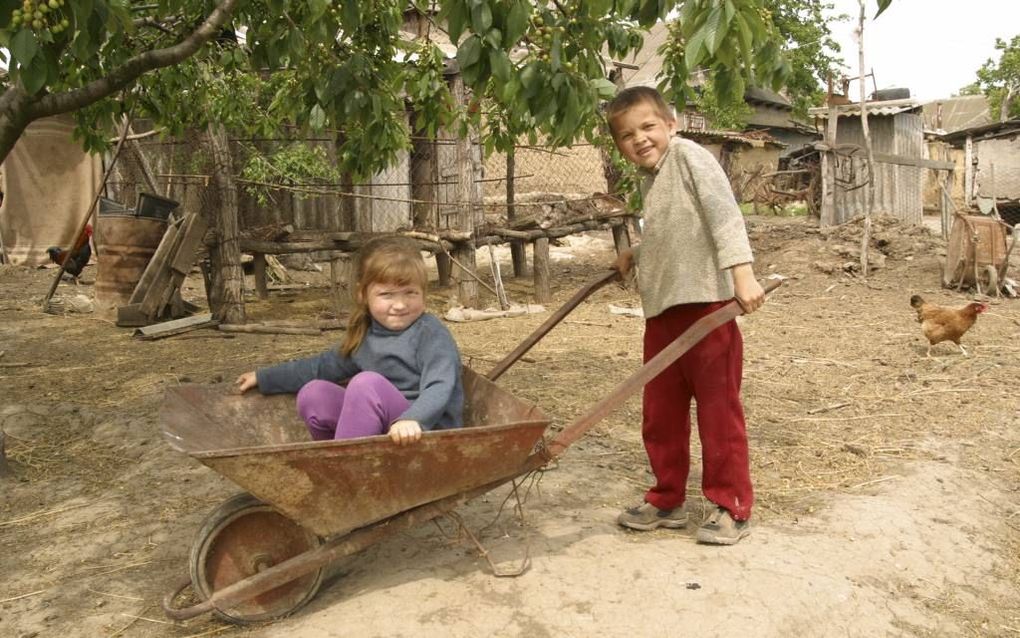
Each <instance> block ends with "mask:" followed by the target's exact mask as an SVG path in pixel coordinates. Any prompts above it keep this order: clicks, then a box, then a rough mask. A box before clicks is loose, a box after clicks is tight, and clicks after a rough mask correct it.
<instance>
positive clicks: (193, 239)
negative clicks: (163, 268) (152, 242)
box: [170, 214, 209, 275]
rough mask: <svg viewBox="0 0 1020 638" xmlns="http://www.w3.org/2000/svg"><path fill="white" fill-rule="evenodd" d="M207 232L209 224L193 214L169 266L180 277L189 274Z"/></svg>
mask: <svg viewBox="0 0 1020 638" xmlns="http://www.w3.org/2000/svg"><path fill="white" fill-rule="evenodd" d="M208 230H209V224H207V223H206V221H205V220H204V219H202V218H201V217H199V216H198V215H195V214H192V215H191V219H190V220H189V221H188V224H187V226H186V227H185V229H184V233H183V234H184V238H183V239H182V240H181V242H180V244H179V245H178V247H177V252H176V253H175V254H174V257H173V261H172V262H171V264H170V268H171V269H173V270H175V271H177V272H179V273H181V274H182V275H187V274H188V273H189V272H191V267H192V266H194V265H195V257H196V256H197V254H198V249H199V247H200V246H201V245H202V242H203V240H204V239H205V233H206V231H208Z"/></svg>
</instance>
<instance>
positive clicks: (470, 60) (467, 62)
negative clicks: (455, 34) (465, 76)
mask: <svg viewBox="0 0 1020 638" xmlns="http://www.w3.org/2000/svg"><path fill="white" fill-rule="evenodd" d="M481 55H482V41H481V40H480V39H479V38H478V36H471V37H470V38H468V39H466V40H464V42H463V43H462V44H461V45H460V47H459V48H458V49H457V63H458V64H460V68H461V71H464V70H466V69H468V68H470V67H472V66H474V65H475V64H476V63H477V62H478V58H480V57H481Z"/></svg>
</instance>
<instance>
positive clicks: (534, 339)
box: [485, 270, 620, 381]
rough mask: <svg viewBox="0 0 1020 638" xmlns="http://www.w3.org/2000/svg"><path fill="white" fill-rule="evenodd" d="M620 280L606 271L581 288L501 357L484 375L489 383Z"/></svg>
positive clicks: (618, 274)
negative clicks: (582, 305)
mask: <svg viewBox="0 0 1020 638" xmlns="http://www.w3.org/2000/svg"><path fill="white" fill-rule="evenodd" d="M619 278H620V273H619V272H617V271H615V270H607V271H606V273H605V274H604V275H602V276H600V277H599V278H598V279H596V280H595V281H593V282H591V283H589V284H588V285H586V286H585V287H584V288H581V289H580V290H578V291H577V292H576V293H574V296H573V297H571V298H570V299H568V300H567V302H566V303H565V304H563V305H562V306H560V309H559V310H557V311H556V312H554V313H553V314H552V316H551V317H549V318H548V319H546V320H545V323H543V324H542V325H541V326H539V327H538V328H536V329H535V331H534V332H532V333H531V334H530V335H528V337H527V339H525V340H524V341H522V342H521V343H520V345H518V346H517V347H516V348H514V349H513V351H512V352H511V353H510V354H508V355H506V356H505V357H503V360H502V361H500V362H499V363H497V364H496V366H495V367H494V368H493V369H492V370H490V371H489V374H487V375H485V376H486V378H488V379H489V381H495V380H496V379H498V378H499V377H500V376H502V374H503V373H504V372H506V371H507V369H509V368H510V366H512V365H513V364H514V363H516V362H517V360H518V359H520V358H521V357H523V356H524V353H525V352H527V351H528V350H531V348H532V347H533V346H534V345H535V344H536V343H538V341H539V340H540V339H541V338H542V337H544V336H545V335H546V333H547V332H549V331H550V330H552V329H553V328H554V327H555V326H556V324H558V323H559V322H561V321H563V318H564V317H566V316H567V315H568V314H570V311H571V310H573V309H574V308H576V307H577V306H578V305H579V304H580V303H581V302H582V301H584V300H585V299H587V298H588V297H590V296H591V295H592V293H594V292H595V291H596V290H598V289H600V288H602V287H603V286H605V285H606V284H608V283H609V282H611V281H614V280H616V279H619Z"/></svg>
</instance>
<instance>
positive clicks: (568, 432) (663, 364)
mask: <svg viewBox="0 0 1020 638" xmlns="http://www.w3.org/2000/svg"><path fill="white" fill-rule="evenodd" d="M780 283H781V281H780V280H773V281H769V282H768V283H766V284H765V292H772V291H773V290H775V289H776V288H778V287H779V285H780ZM742 314H743V310H742V309H741V307H740V305H739V304H738V303H737V301H736V300H735V299H734V300H733V301H731V302H730V303H728V304H726V305H725V306H723V307H722V308H719V309H718V310H716V311H715V312H713V313H711V314H708V315H705V316H704V317H702V318H701V319H698V320H697V321H696V322H694V324H693V325H691V327H690V328H688V329H687V330H685V331H684V333H683V334H681V335H680V336H679V337H677V338H676V339H674V340H673V342H672V343H670V344H669V345H668V346H666V347H665V348H663V349H662V351H661V352H659V354H657V355H655V356H654V357H652V359H651V360H650V361H648V362H647V363H646V364H645V365H644V366H642V367H641V368H640V369H639V370H638V371H637V372H635V373H634V374H633V375H631V376H630V377H628V378H627V379H626V380H625V381H623V382H622V383H620V384H619V385H617V386H616V388H615V389H614V390H613V391H612V392H611V393H610V394H609V396H607V397H606V398H604V399H602V400H601V401H599V402H598V403H597V404H595V407H593V408H592V409H591V410H589V411H588V412H587V413H585V414H583V415H581V416H580V417H579V418H578V419H576V420H575V421H574V422H573V423H571V424H570V425H568V426H567V427H565V428H563V430H562V431H560V433H559V435H558V436H557V437H556V438H555V439H553V440H552V442H551V443H549V445H548V452H549V454H550V455H551V456H552V457H557V456H559V455H560V454H562V453H563V451H564V450H566V449H567V447H569V446H570V444H571V443H573V442H574V441H576V440H577V439H578V438H580V437H581V435H583V434H584V433H585V432H587V431H588V430H589V429H590V428H591V426H593V425H595V424H596V423H598V422H599V421H601V420H602V419H603V418H604V417H605V416H606V415H607V414H609V413H610V412H612V411H613V410H615V409H616V408H617V407H619V406H620V405H621V404H623V402H624V401H626V400H627V399H628V398H630V396H631V395H632V394H634V393H635V392H637V391H638V390H640V389H641V388H642V387H643V386H644V385H645V384H646V383H648V382H649V381H651V380H652V379H654V378H655V377H656V376H658V374H659V373H660V372H662V371H663V370H665V369H666V368H668V367H669V366H670V365H672V364H673V362H674V361H676V360H677V359H679V358H680V357H681V356H683V354H684V353H685V352H687V351H688V350H690V349H691V348H692V347H694V346H695V345H696V344H697V343H698V342H699V341H701V340H702V339H704V338H705V336H706V335H707V334H708V333H710V332H712V331H713V330H715V329H716V328H718V327H719V326H721V325H723V324H724V323H726V322H728V321H732V320H733V319H736V318H737V317H739V316H740V315H742Z"/></svg>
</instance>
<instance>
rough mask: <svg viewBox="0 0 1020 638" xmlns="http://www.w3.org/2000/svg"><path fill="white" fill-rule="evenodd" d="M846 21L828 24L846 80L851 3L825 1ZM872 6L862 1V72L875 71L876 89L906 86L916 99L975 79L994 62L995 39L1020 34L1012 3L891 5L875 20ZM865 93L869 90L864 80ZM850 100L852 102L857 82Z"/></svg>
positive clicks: (853, 47)
mask: <svg viewBox="0 0 1020 638" xmlns="http://www.w3.org/2000/svg"><path fill="white" fill-rule="evenodd" d="M830 1H831V2H832V3H833V4H834V5H835V7H836V12H837V13H847V14H849V15H850V16H851V20H850V21H848V22H832V23H831V24H830V29H831V30H832V33H833V39H835V40H836V41H837V42H839V44H840V46H841V47H842V49H843V50H842V55H843V58H844V60H845V62H846V64H847V67H849V72H848V73H847V74H848V75H849V76H850V77H855V76H857V75H858V69H859V66H858V59H857V51H858V47H857V43H856V42H855V41H854V39H853V35H852V32H853V31H854V30H855V29H856V27H857V18H858V15H859V13H860V6H859V5H858V3H857V0H830ZM877 6H878V3H877V2H876V0H866V3H865V8H866V16H867V18H866V19H865V22H864V57H865V60H864V65H865V73H869V72H871V70H874V72H875V81H876V82H877V84H878V88H880V89H883V88H890V87H907V88H909V89H910V96H911V97H913V98H918V99H921V100H933V99H938V98H944V97H949V96H951V95H952V94H953V93H956V92H958V91H959V90H960V89H961V88H962V87H964V86H965V85H967V84H970V83H971V82H973V81H974V80H976V79H977V70H978V69H979V68H981V65H982V64H984V63H985V61H986V60H987V59H988V58H993V59H994V60H995V61H996V62H997V61H998V59H999V52H998V51H996V50H995V38H996V37H999V38H1002V39H1003V40H1006V41H1009V40H1010V39H1011V38H1012V37H1013V36H1015V35H1017V34H1020V1H1018V0H962V1H961V0H892V4H891V5H890V6H889V8H888V9H886V11H885V13H883V14H882V15H881V16H879V17H878V19H877V20H872V19H871V18H872V17H873V16H874V15H875V12H876V10H877ZM867 81H868V84H867V87H868V88H867V93H871V91H872V90H873V84H872V79H871V78H867ZM850 84H851V86H850V95H851V97H852V98H853V99H855V100H856V99H858V95H859V92H858V90H857V89H858V83H857V81H854V82H851V83H850Z"/></svg>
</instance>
